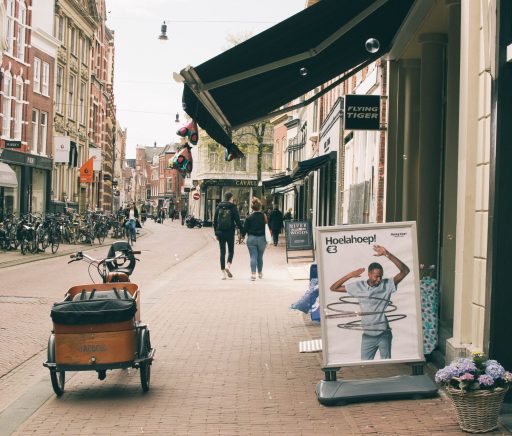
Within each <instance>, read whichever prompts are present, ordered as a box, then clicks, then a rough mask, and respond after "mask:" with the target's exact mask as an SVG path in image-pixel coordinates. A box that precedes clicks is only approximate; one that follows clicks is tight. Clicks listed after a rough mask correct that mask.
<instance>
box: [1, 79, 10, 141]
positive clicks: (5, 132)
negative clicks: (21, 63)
mask: <svg viewBox="0 0 512 436" xmlns="http://www.w3.org/2000/svg"><path fill="white" fill-rule="evenodd" d="M3 89H4V92H3V100H4V101H3V105H2V114H3V121H2V136H3V137H4V138H10V137H11V119H12V118H11V109H12V103H11V102H12V78H11V75H10V74H9V73H8V72H6V73H4V86H3Z"/></svg>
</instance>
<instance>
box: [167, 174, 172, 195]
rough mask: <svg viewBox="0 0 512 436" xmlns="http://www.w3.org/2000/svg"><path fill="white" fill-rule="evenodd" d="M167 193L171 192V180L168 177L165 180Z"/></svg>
mask: <svg viewBox="0 0 512 436" xmlns="http://www.w3.org/2000/svg"><path fill="white" fill-rule="evenodd" d="M166 191H167V192H172V179H171V178H170V177H169V178H168V179H167V189H166Z"/></svg>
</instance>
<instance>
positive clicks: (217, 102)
mask: <svg viewBox="0 0 512 436" xmlns="http://www.w3.org/2000/svg"><path fill="white" fill-rule="evenodd" d="M413 3H414V0H357V1H354V0H322V1H320V2H318V3H316V4H315V5H313V6H311V7H309V8H306V9H304V10H303V11H301V12H299V13H297V14H295V15H293V16H292V17H290V18H288V19H286V20H284V21H282V22H281V23H278V24H277V25H275V26H273V27H271V28H269V29H267V30H265V31H264V32H262V33H260V34H258V35H256V36H254V37H252V38H250V39H248V40H247V41H245V42H243V43H241V44H239V45H237V46H235V47H233V48H231V49H230V50H227V51H225V52H224V53H221V54H219V55H218V56H216V57H214V58H212V59H210V60H208V61H206V62H204V63H203V64H201V65H199V66H197V67H195V68H193V67H187V68H184V69H183V70H181V72H180V75H181V77H182V78H183V80H184V82H185V87H184V92H183V105H184V109H185V111H186V112H187V113H188V114H189V115H190V116H191V117H192V118H193V119H195V120H196V121H197V122H198V124H199V125H200V126H201V127H202V128H203V129H205V130H206V131H207V132H208V134H209V135H210V136H211V137H212V138H213V139H215V140H216V141H218V142H220V143H221V144H223V145H227V143H228V142H229V135H230V131H231V129H233V128H237V127H239V126H241V125H244V124H247V123H250V122H253V121H254V120H257V119H261V118H262V117H267V116H269V114H270V113H271V112H272V111H273V110H275V109H277V108H279V107H281V106H283V105H285V104H286V103H289V102H290V101H292V100H293V99H295V98H297V97H299V96H301V95H304V94H306V93H307V92H308V91H310V90H312V89H314V88H315V87H317V86H320V85H322V84H324V83H326V82H327V81H329V80H331V79H332V78H333V77H336V76H338V75H341V74H343V73H346V72H348V71H349V70H353V69H355V70H357V69H360V68H362V67H363V66H364V65H367V64H368V63H369V62H372V61H374V60H376V59H378V58H380V57H381V56H382V55H383V54H385V53H386V52H387V51H388V50H389V49H390V48H391V46H392V43H393V39H394V37H395V34H396V33H397V31H398V29H399V27H400V25H401V23H402V21H403V20H404V18H405V17H406V15H407V14H408V12H409V9H410V7H411V5H412V4H413ZM370 38H374V39H376V40H378V41H379V43H380V49H378V50H377V51H376V52H375V53H370V52H369V51H368V50H367V49H366V48H365V44H366V41H368V40H369V39H370Z"/></svg>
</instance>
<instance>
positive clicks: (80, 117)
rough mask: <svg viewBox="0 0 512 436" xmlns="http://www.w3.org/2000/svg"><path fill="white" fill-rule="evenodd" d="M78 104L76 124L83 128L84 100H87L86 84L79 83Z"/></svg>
mask: <svg viewBox="0 0 512 436" xmlns="http://www.w3.org/2000/svg"><path fill="white" fill-rule="evenodd" d="M78 98H79V102H78V122H79V123H80V124H82V125H84V126H85V99H86V98H87V84H86V83H85V82H82V81H80V93H79V96H78Z"/></svg>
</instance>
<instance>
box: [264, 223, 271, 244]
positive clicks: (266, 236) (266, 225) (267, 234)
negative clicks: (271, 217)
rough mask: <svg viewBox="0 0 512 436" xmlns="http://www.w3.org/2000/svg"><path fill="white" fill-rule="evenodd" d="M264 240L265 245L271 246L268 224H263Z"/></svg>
mask: <svg viewBox="0 0 512 436" xmlns="http://www.w3.org/2000/svg"><path fill="white" fill-rule="evenodd" d="M265 240H266V241H267V244H272V234H271V233H270V229H269V228H268V224H265Z"/></svg>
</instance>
